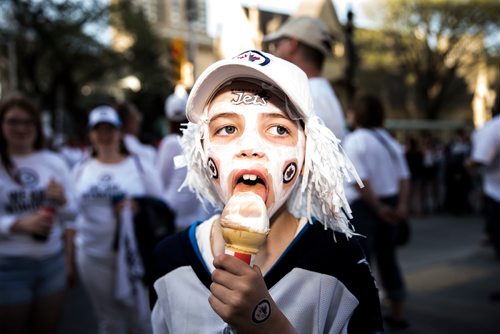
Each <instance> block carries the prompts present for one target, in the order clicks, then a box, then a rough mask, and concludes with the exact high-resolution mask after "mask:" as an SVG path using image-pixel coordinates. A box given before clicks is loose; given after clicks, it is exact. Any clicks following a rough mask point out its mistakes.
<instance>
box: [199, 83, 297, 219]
mask: <svg viewBox="0 0 500 334" xmlns="http://www.w3.org/2000/svg"><path fill="white" fill-rule="evenodd" d="M285 110H286V109H285V104H284V102H283V101H282V100H280V99H279V98H277V97H276V96H275V95H273V94H272V93H271V92H270V91H264V90H263V89H262V88H261V87H259V86H257V85H254V84H251V83H248V82H233V83H231V84H230V85H229V86H227V87H225V88H223V89H222V90H220V91H219V92H218V93H217V94H216V95H215V97H214V99H213V100H212V101H211V103H210V105H209V107H208V118H209V123H208V136H207V137H206V138H205V139H204V141H203V147H204V150H205V153H206V155H207V157H208V166H209V169H210V170H209V172H210V175H211V176H212V182H213V184H214V186H215V187H216V189H217V192H218V194H219V196H220V198H221V199H222V201H223V202H224V203H227V201H228V200H229V198H230V197H231V196H232V195H233V194H235V193H237V192H244V191H252V192H254V193H256V194H258V195H259V196H261V197H262V199H263V200H264V202H265V203H266V207H267V211H268V215H269V216H272V215H273V214H274V213H275V212H276V211H277V210H278V209H279V208H280V207H281V206H282V205H283V204H284V203H285V202H286V200H287V199H288V197H289V196H290V193H291V191H292V190H293V187H294V185H295V183H296V182H297V179H298V177H299V174H300V172H301V170H302V166H303V163H304V152H305V135H304V131H303V130H302V128H301V126H300V125H299V123H298V121H293V120H291V119H290V118H289V117H288V116H287V114H286V113H285Z"/></svg>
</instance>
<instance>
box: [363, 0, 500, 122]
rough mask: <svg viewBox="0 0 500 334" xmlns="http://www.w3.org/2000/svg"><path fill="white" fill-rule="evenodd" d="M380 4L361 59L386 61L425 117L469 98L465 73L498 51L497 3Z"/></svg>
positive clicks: (413, 0) (391, 0)
mask: <svg viewBox="0 0 500 334" xmlns="http://www.w3.org/2000/svg"><path fill="white" fill-rule="evenodd" d="M386 5H387V6H386V10H387V15H386V19H385V21H384V22H385V26H384V28H383V30H382V31H380V32H376V33H378V34H379V36H378V38H373V39H371V40H369V39H368V38H366V36H365V38H364V42H365V44H363V45H364V46H363V47H364V48H369V49H370V50H371V53H368V56H366V55H367V54H364V56H365V57H364V61H366V62H367V64H372V66H376V65H375V64H378V65H382V64H383V65H386V64H391V63H392V66H389V68H390V69H391V71H392V72H394V71H399V72H400V73H401V74H402V78H403V80H402V82H401V83H402V84H404V85H406V86H407V87H408V88H409V89H408V90H409V92H408V93H409V96H411V97H412V99H413V101H409V104H413V105H415V106H416V107H417V109H418V110H420V111H421V112H423V114H424V117H425V118H429V119H436V118H439V115H440V114H441V113H442V112H443V111H444V110H445V109H447V108H450V107H452V106H453V104H456V102H457V101H460V102H463V97H464V96H466V97H467V98H469V99H470V98H471V96H470V93H468V92H467V89H466V85H465V84H464V80H466V79H467V78H466V75H468V74H469V75H470V74H472V73H473V72H474V71H475V69H477V66H478V63H479V62H481V61H485V60H486V59H487V58H488V57H491V55H492V54H494V53H495V52H498V44H499V42H500V40H499V39H498V31H499V28H500V20H498V13H500V2H499V1H497V0H482V1H478V0H475V1H472V0H427V1H426V0H387V1H386ZM495 36H496V37H495ZM485 41H486V42H485ZM488 41H490V42H488ZM491 41H492V42H491ZM376 44H378V46H377V45H376ZM384 49H385V50H386V52H385V53H384ZM360 54H362V52H360ZM466 103H470V101H469V102H466Z"/></svg>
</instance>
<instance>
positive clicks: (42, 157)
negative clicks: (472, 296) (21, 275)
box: [0, 150, 75, 258]
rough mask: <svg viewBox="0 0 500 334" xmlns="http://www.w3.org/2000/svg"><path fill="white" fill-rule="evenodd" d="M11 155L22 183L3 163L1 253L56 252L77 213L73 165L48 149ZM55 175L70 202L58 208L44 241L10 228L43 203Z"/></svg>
mask: <svg viewBox="0 0 500 334" xmlns="http://www.w3.org/2000/svg"><path fill="white" fill-rule="evenodd" d="M11 158H12V161H13V163H14V166H15V172H14V173H15V175H16V176H17V178H18V179H19V181H20V183H16V182H15V181H14V180H13V179H12V178H11V177H10V176H9V175H8V174H7V172H6V170H5V168H4V166H3V165H2V164H0V256H28V257H33V258H41V257H45V256H48V255H52V254H55V253H57V252H59V251H60V250H61V249H62V246H63V245H62V241H61V233H62V230H63V228H64V227H65V226H64V225H63V224H65V223H67V222H68V221H70V220H72V219H74V215H75V202H74V199H73V196H72V193H73V191H72V187H71V182H70V172H69V168H68V166H67V164H66V162H65V161H64V160H63V159H62V158H61V157H60V156H59V155H58V154H56V153H54V152H51V151H48V150H41V151H37V152H34V153H31V154H28V155H25V156H13V157H11ZM51 179H54V180H55V181H57V182H59V183H61V184H62V186H63V187H64V189H65V196H66V205H65V206H64V207H61V208H58V210H57V214H56V216H55V222H54V225H53V228H52V230H51V233H50V235H49V238H48V240H47V241H45V242H40V241H36V240H34V239H33V237H32V236H31V235H28V234H20V233H12V232H11V231H10V229H11V227H12V225H13V224H14V222H15V221H17V220H18V219H19V218H21V217H23V216H25V215H28V214H32V213H34V212H36V211H37V210H39V209H40V207H41V206H43V197H44V192H45V189H46V187H47V184H48V183H49V181H50V180H51Z"/></svg>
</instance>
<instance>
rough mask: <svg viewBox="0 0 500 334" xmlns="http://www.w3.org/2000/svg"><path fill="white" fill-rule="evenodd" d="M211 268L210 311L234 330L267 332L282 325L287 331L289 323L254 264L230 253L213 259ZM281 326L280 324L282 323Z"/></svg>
mask: <svg viewBox="0 0 500 334" xmlns="http://www.w3.org/2000/svg"><path fill="white" fill-rule="evenodd" d="M214 266H215V271H214V272H213V273H212V281H213V283H212V284H211V285H210V291H211V292H212V295H211V296H210V297H209V298H208V302H209V303H210V306H212V308H213V309H214V311H215V312H216V313H217V314H218V315H219V316H220V317H221V318H222V319H223V320H224V321H225V322H226V323H228V324H229V325H231V327H233V328H234V329H236V330H237V332H238V333H241V334H243V333H259V332H262V333H271V332H272V331H270V330H271V329H273V328H275V329H277V328H278V327H280V328H282V329H284V331H281V333H289V332H290V333H291V332H293V331H287V328H288V329H291V328H292V327H291V325H290V324H289V323H288V320H287V319H286V318H285V317H284V315H283V314H282V313H281V311H280V310H279V309H278V307H277V306H276V304H275V303H274V301H273V299H272V298H271V296H270V294H269V291H268V290H267V286H266V283H265V282H264V278H263V277H262V273H261V271H260V268H259V267H258V266H254V267H253V268H252V267H250V266H249V265H247V264H246V263H245V262H243V261H241V260H240V259H238V258H235V257H233V256H230V255H220V256H217V257H215V259H214ZM284 325H285V327H282V326H284Z"/></svg>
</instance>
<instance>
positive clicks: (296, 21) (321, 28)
mask: <svg viewBox="0 0 500 334" xmlns="http://www.w3.org/2000/svg"><path fill="white" fill-rule="evenodd" d="M286 37H288V38H295V39H297V40H298V41H299V42H301V43H303V44H305V45H307V46H309V47H311V48H313V49H316V50H318V51H320V52H321V53H322V54H323V55H328V54H329V53H331V49H332V41H333V36H332V34H331V33H330V32H329V31H328V28H327V26H326V25H325V24H324V23H323V22H322V21H321V20H320V19H318V18H316V17H312V16H295V17H291V18H289V19H288V20H287V21H286V22H285V23H283V25H282V26H281V27H280V28H279V29H278V30H277V31H275V32H273V33H270V34H269V35H266V36H265V37H264V40H263V42H265V43H268V42H273V41H276V40H278V39H280V38H286Z"/></svg>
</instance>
